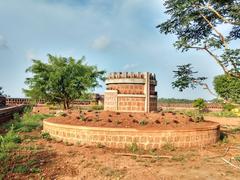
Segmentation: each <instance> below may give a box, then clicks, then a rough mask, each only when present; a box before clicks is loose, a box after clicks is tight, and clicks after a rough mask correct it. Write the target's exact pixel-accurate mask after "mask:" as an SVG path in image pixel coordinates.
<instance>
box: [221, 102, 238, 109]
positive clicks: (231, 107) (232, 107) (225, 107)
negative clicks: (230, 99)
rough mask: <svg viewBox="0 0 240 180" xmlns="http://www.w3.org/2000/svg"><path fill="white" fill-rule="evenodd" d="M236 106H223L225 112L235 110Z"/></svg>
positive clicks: (227, 104)
mask: <svg viewBox="0 0 240 180" xmlns="http://www.w3.org/2000/svg"><path fill="white" fill-rule="evenodd" d="M235 107H236V106H235V105H233V104H229V103H226V104H224V105H223V111H231V110H233V109H234V108H235Z"/></svg>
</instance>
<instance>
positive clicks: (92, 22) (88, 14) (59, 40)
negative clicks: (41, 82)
mask: <svg viewBox="0 0 240 180" xmlns="http://www.w3.org/2000/svg"><path fill="white" fill-rule="evenodd" d="M164 11H165V9H164V5H163V0H149V1H146V0H38V1H37V0H21V1H19V0H0V86H2V87H3V90H4V91H5V93H6V94H8V95H10V96H11V97H25V96H24V94H23V92H22V89H23V88H27V87H26V85H25V84H24V81H25V79H26V77H30V76H31V74H27V73H26V72H25V70H26V69H27V68H28V67H29V66H31V64H32V61H31V60H32V59H41V60H43V61H44V62H47V54H48V53H50V54H52V55H57V56H64V57H70V56H71V57H74V58H76V59H80V58H81V57H82V56H85V57H86V63H87V64H89V65H96V66H98V67H99V69H101V70H106V71H107V72H108V73H109V72H114V71H116V72H119V71H129V72H147V71H148V72H153V73H156V76H157V80H158V86H157V91H158V96H159V97H164V98H172V97H174V98H187V99H195V98H199V97H202V98H204V99H212V98H213V96H211V95H210V94H209V93H208V92H207V91H206V90H203V89H202V88H197V89H194V90H192V89H189V90H185V91H184V92H179V91H178V90H177V89H173V88H172V86H171V82H172V81H173V80H174V79H173V75H174V74H173V72H172V71H173V70H175V69H176V66H177V65H180V64H187V63H191V64H193V66H194V67H195V70H196V71H199V75H200V76H207V77H208V80H207V83H208V84H209V85H210V87H211V88H213V87H212V81H213V78H214V76H216V75H218V74H222V71H221V69H220V68H219V67H218V66H217V64H216V63H215V62H214V60H212V59H211V57H209V56H208V55H207V54H205V53H204V52H200V51H195V50H192V51H189V52H185V53H182V52H180V51H178V50H176V49H175V48H174V47H173V43H174V41H175V40H176V38H175V36H174V35H165V34H161V33H160V32H159V30H158V29H156V28H155V27H156V25H158V24H160V23H161V22H164V21H165V20H166V19H167V18H168V16H167V15H166V14H164ZM101 84H103V86H102V87H101V88H97V89H95V92H97V93H103V92H104V89H105V86H104V83H103V82H102V83H101Z"/></svg>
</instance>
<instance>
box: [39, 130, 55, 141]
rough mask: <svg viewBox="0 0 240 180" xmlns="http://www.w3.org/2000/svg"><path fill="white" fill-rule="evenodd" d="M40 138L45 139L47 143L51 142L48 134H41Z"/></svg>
mask: <svg viewBox="0 0 240 180" xmlns="http://www.w3.org/2000/svg"><path fill="white" fill-rule="evenodd" d="M41 136H42V138H43V139H46V140H47V141H50V140H52V138H51V136H50V134H49V133H48V132H44V133H42V134H41Z"/></svg>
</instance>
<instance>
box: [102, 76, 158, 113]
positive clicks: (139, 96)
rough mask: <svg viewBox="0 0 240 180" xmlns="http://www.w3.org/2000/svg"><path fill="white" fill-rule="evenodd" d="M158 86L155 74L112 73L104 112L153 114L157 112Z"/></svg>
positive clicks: (108, 83)
mask: <svg viewBox="0 0 240 180" xmlns="http://www.w3.org/2000/svg"><path fill="white" fill-rule="evenodd" d="M156 85H157V81H156V76H155V74H153V73H149V72H145V73H140V72H139V73H128V72H117V73H116V72H114V73H110V74H109V76H108V77H107V80H106V86H107V89H106V91H105V95H104V110H109V111H122V112H151V111H156V110H157V92H156V91H155V86H156Z"/></svg>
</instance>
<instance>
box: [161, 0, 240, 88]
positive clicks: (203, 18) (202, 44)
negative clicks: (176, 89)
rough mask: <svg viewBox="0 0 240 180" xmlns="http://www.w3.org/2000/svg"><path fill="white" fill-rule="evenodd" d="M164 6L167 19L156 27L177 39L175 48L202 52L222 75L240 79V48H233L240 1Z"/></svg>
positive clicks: (196, 0)
mask: <svg viewBox="0 0 240 180" xmlns="http://www.w3.org/2000/svg"><path fill="white" fill-rule="evenodd" d="M164 5H165V7H166V12H165V13H166V14H168V15H170V18H169V19H168V20H167V21H166V22H163V23H162V24H160V25H158V26H157V28H159V29H160V32H161V33H165V34H175V35H176V36H177V38H178V40H177V41H176V42H175V43H174V46H175V47H176V48H177V49H179V50H181V51H182V52H183V51H189V50H190V49H195V50H200V51H204V52H206V53H208V54H209V55H210V56H211V57H212V59H213V60H214V61H215V62H216V63H217V64H218V65H219V66H220V67H221V68H222V70H223V72H224V73H225V74H227V75H229V76H232V77H236V78H240V49H239V47H237V46H236V44H239V39H240V0H166V1H165V3H164ZM223 28H224V29H228V30H226V31H223V30H222V29H223ZM178 70H184V69H178ZM182 73H184V71H182ZM180 74H181V73H180ZM192 82H193V81H189V83H192ZM190 86H191V85H190ZM186 87H188V86H186V85H185V87H184V86H183V89H185V88H186Z"/></svg>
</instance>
